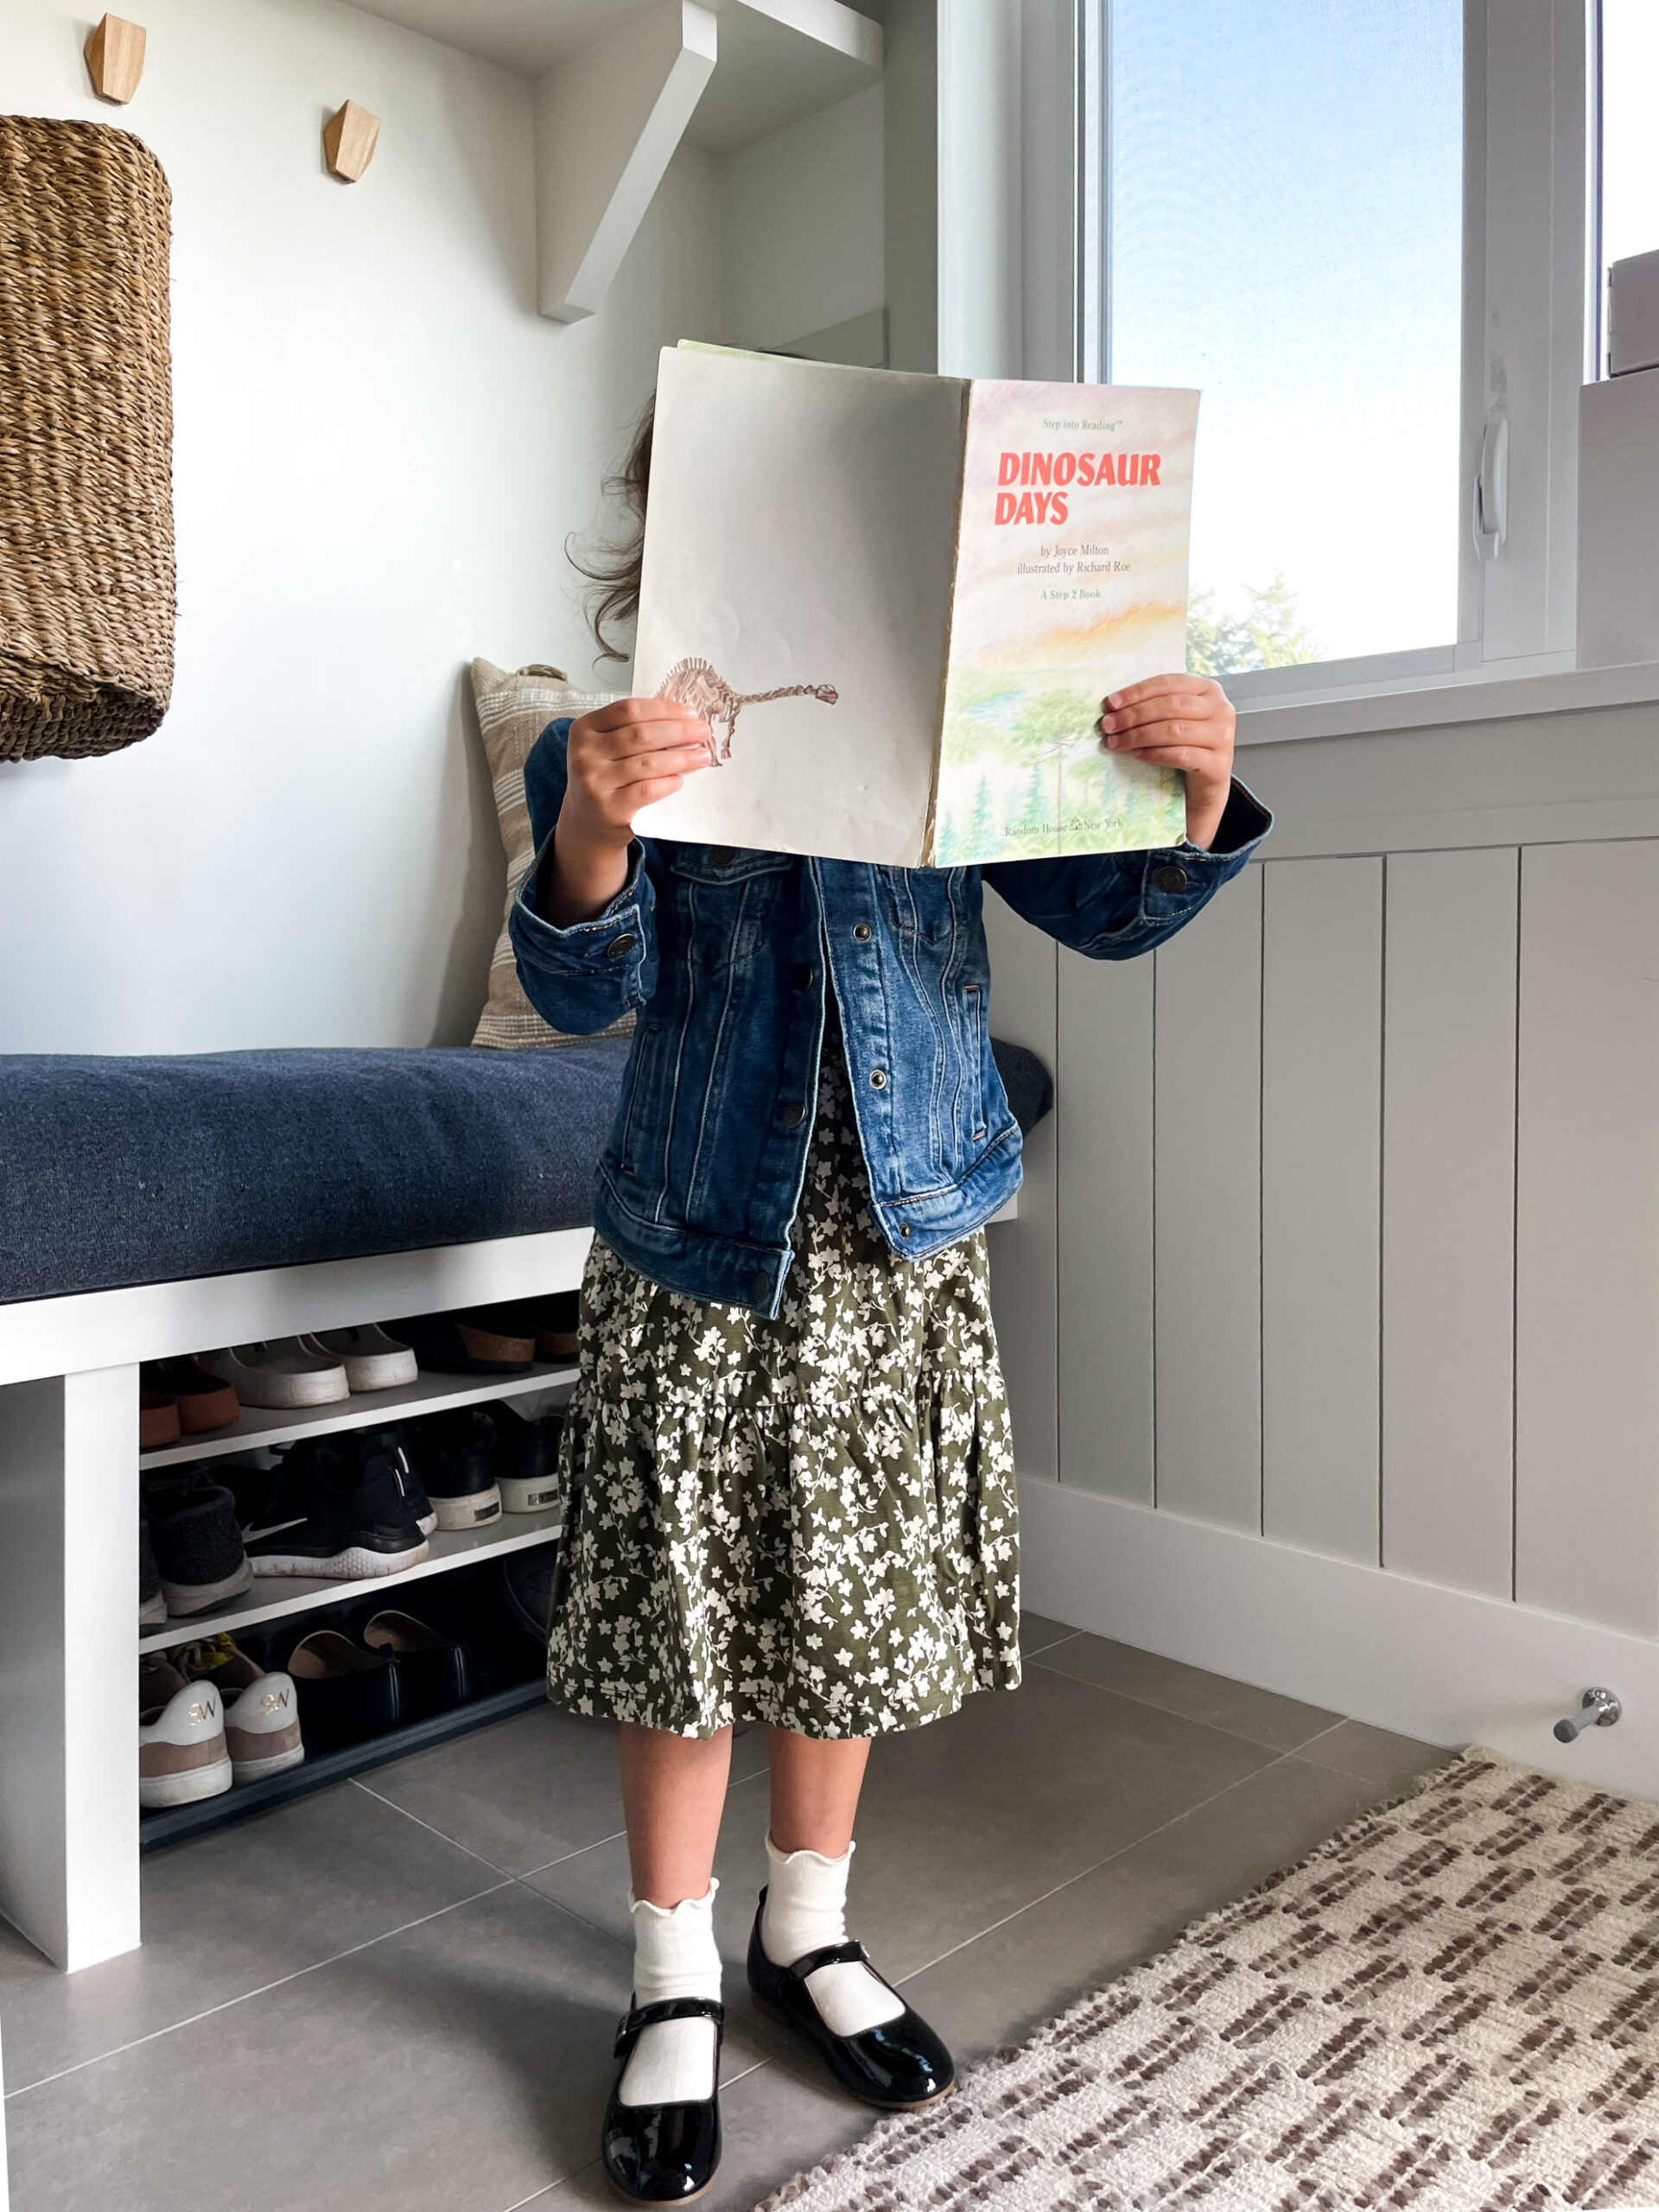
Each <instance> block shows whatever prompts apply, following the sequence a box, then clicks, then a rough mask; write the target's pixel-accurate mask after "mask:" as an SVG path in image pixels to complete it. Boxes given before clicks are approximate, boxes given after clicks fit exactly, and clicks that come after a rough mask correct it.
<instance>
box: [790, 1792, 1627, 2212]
mask: <svg viewBox="0 0 1659 2212" xmlns="http://www.w3.org/2000/svg"><path fill="white" fill-rule="evenodd" d="M1187 2205H1192V2206H1202V2207H1204V2208H1205V2212H1357V2208H1365V2209H1366V2212H1369V2208H1370V2207H1373V2206H1390V2207H1392V2206H1410V2207H1412V2208H1413V2212H1555V2208H1557V2207H1566V2206H1569V2205H1570V2206H1584V2207H1592V2206H1593V2207H1602V2206H1618V2207H1624V2208H1636V2207H1643V2208H1652V2207H1655V2206H1659V1806H1656V1805H1652V1804H1649V1803H1645V1802H1641V1801H1638V1800H1636V1799H1633V1798H1628V1797H1618V1796H1612V1795H1611V1794H1610V1793H1609V1792H1607V1791H1605V1790H1599V1789H1586V1788H1584V1787H1583V1786H1581V1785H1578V1784H1574V1783H1567V1782H1561V1781H1558V1780H1557V1779H1556V1778H1555V1777H1553V1776H1550V1775H1545V1774H1539V1773H1535V1771H1534V1770H1532V1769H1531V1768H1529V1767H1522V1766H1516V1765H1514V1764H1510V1762H1509V1761H1508V1760H1505V1759H1502V1758H1498V1757H1497V1755H1496V1754H1495V1753H1493V1752H1491V1751H1478V1750H1476V1751H1467V1752H1465V1753H1464V1754H1463V1756H1462V1757H1461V1758H1458V1759H1456V1760H1454V1761H1453V1762H1452V1764H1450V1765H1448V1766H1446V1767H1444V1768H1442V1769H1440V1770H1438V1771H1436V1772H1435V1773H1433V1774H1431V1775H1429V1776H1427V1777H1425V1778H1424V1779H1423V1781H1422V1782H1421V1783H1419V1785H1418V1786H1417V1788H1416V1789H1414V1791H1413V1792H1412V1794H1411V1795H1410V1796H1408V1797H1407V1798H1405V1799H1404V1800H1402V1802H1399V1803H1398V1804H1395V1805H1393V1806H1390V1807H1385V1808H1379V1809H1378V1810H1376V1811H1375V1812H1371V1813H1368V1814H1366V1815H1363V1818H1361V1819H1360V1820H1358V1821H1355V1822H1354V1823H1353V1824H1352V1825H1351V1827H1347V1828H1344V1830H1343V1831H1342V1832H1341V1833H1340V1834H1338V1835H1335V1836H1333V1837H1332V1839H1331V1840H1330V1841H1329V1842H1328V1843H1325V1844H1324V1845H1322V1846H1321V1847H1320V1848H1319V1850H1318V1851H1317V1852H1315V1853H1313V1855H1312V1857H1310V1858H1308V1859H1305V1860H1303V1862H1302V1863H1301V1864H1300V1866H1294V1867H1292V1868H1291V1869H1289V1870H1288V1871H1287V1872H1284V1873H1281V1874H1277V1875H1275V1876H1274V1877H1273V1878H1272V1879H1271V1880H1270V1881H1268V1882H1267V1883H1266V1884H1264V1885H1263V1886H1262V1888H1261V1889H1259V1890H1257V1891H1254V1892H1253V1893H1252V1894H1251V1895H1250V1896H1249V1897H1243V1898H1242V1899H1240V1900H1239V1902H1238V1903H1237V1904H1232V1905H1229V1906H1227V1907H1226V1908H1225V1909H1224V1910H1222V1911H1220V1912H1217V1913H1215V1914H1213V1915H1211V1916H1210V1917H1208V1918H1207V1919H1205V1920H1201V1921H1198V1922H1195V1923H1194V1924H1193V1925H1192V1927H1191V1928H1190V1929H1187V1931H1186V1932H1185V1935H1184V1936H1182V1937H1181V1939H1180V1940H1179V1942H1177V1943H1176V1944H1174V1945H1173V1947H1172V1948H1170V1949H1169V1950H1167V1951H1166V1952H1164V1953H1163V1954H1162V1955H1160V1957H1158V1958H1155V1959H1154V1960H1152V1961H1149V1962H1148V1963H1147V1965H1145V1966H1143V1967H1138V1968H1136V1969H1135V1971H1134V1972H1133V1973H1130V1974H1125V1975H1124V1976H1123V1978H1122V1980H1118V1981H1115V1982H1112V1983H1110V1984H1109V1986H1107V1987H1106V1988H1104V1989H1103V1990H1100V1991H1098V1992H1097V1993H1096V1994H1095V1995H1094V1996H1092V1997H1088V1998H1085V1999H1084V2000H1083V2001H1082V2002H1081V2003H1080V2004H1078V2005H1074V2006H1073V2007H1072V2008H1071V2011H1070V2012H1066V2013H1065V2014H1064V2015H1063V2016H1062V2017H1061V2018H1059V2019H1058V2020H1054V2021H1052V2022H1051V2023H1050V2024H1049V2025H1048V2026H1046V2028H1043V2029H1041V2030H1040V2031H1039V2032H1038V2034H1037V2035H1035V2036H1034V2037H1033V2038H1032V2039H1031V2041H1030V2042H1029V2043H1027V2044H1023V2045H1021V2046H1020V2048H1019V2049H1017V2050H1006V2051H1003V2052H1001V2053H1000V2054H999V2055H998V2056H996V2057H995V2058H994V2059H993V2060H991V2061H990V2062H989V2063H987V2064H986V2065H984V2066H982V2067H981V2068H979V2069H977V2070H976V2071H975V2072H974V2073H972V2074H970V2075H966V2076H964V2078H963V2082H962V2083H961V2085H960V2086H959V2088H958V2089H957V2093H956V2094H955V2095H954V2096H952V2097H950V2099H949V2100H947V2101H946V2102H945V2103H944V2104H943V2105H941V2106H939V2107H938V2109H937V2110H935V2111H933V2112H931V2113H925V2114H918V2115H916V2116H913V2117H910V2118H898V2119H893V2120H885V2121H883V2122H882V2123H881V2124H880V2126H878V2127H877V2128H876V2129H875V2130H874V2133H872V2134H871V2135H869V2136H868V2137H867V2138H866V2139H864V2140H863V2141H862V2142H861V2143H860V2144H859V2145H857V2146H856V2147H855V2149H853V2150H852V2151H849V2152H843V2153H842V2154H840V2155H839V2156H837V2157H836V2158H830V2159H829V2160H827V2161H826V2162H825V2164H823V2165H821V2166H818V2167H817V2168H815V2169H814V2170H813V2171H811V2172H809V2173H804V2174H800V2175H798V2176H797V2177H796V2178H795V2179H794V2180H793V2181H791V2182H788V2183H785V2186H784V2187H783V2188H782V2189H781V2190H778V2191H777V2192H776V2193H775V2194H774V2195H773V2196H771V2197H769V2198H768V2199H767V2200H766V2207H765V2208H763V2212H782V2208H784V2207H787V2208H788V2212H968V2208H969V2207H976V2208H977V2207H981V2206H994V2207H995V2208H997V2212H1154V2208H1159V2209H1160V2208H1163V2207H1166V2206H1187Z"/></svg>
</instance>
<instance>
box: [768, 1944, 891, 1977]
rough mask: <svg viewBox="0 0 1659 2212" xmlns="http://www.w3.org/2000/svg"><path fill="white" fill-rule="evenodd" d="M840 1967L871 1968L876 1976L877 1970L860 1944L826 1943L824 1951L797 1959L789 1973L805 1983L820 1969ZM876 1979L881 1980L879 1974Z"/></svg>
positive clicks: (809, 1953)
mask: <svg viewBox="0 0 1659 2212" xmlns="http://www.w3.org/2000/svg"><path fill="white" fill-rule="evenodd" d="M840 1966H864V1967H870V1972H871V1973H872V1974H875V1968H874V1967H871V1966H870V1961H869V1959H868V1956H867V1955H866V1953H865V1949H864V1946H863V1945H862V1944H861V1943H858V1942H851V1943H826V1944H825V1945H824V1946H823V1949H822V1950H819V1951H808V1952H807V1953H806V1954H805V1955H804V1957H801V1958H798V1959H797V1960H796V1961H795V1963H794V1965H793V1966H791V1967H790V1969H789V1971H790V1972H791V1974H793V1975H794V1976H795V1978H796V1980H798V1981H804V1980H806V1977H807V1976H808V1974H816V1973H817V1970H818V1968H819V1967H840ZM875 1978H876V1980H878V1981H880V1980H881V1976H880V1974H875Z"/></svg>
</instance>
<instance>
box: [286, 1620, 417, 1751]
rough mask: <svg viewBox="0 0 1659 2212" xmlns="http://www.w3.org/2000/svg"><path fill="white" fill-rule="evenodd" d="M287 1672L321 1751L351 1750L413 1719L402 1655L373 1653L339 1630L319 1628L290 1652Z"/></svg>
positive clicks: (311, 1740) (304, 1723)
mask: <svg viewBox="0 0 1659 2212" xmlns="http://www.w3.org/2000/svg"><path fill="white" fill-rule="evenodd" d="M284 1672H285V1673H287V1674H288V1675H289V1676H290V1677H291V1678H292V1681H293V1683H294V1689H295V1693H296V1697H297V1699H298V1702H299V1713H300V1726H301V1727H302V1729H303V1731H304V1733H305V1741H306V1742H307V1743H308V1745H311V1746H312V1747H313V1748H314V1749H315V1750H316V1751H345V1750H346V1749H347V1748H348V1747H349V1746H350V1745H353V1744H362V1743H366V1742H367V1740H368V1739H369V1738H370V1737H371V1736H384V1735H386V1734H387V1733H388V1732H390V1731H391V1730H392V1729H394V1728H401V1727H403V1726H404V1725H405V1724H406V1723H407V1722H408V1721H409V1719H410V1717H411V1716H410V1709H409V1690H408V1687H407V1685H406V1684H405V1682H404V1670H403V1667H402V1665H401V1663H400V1662H399V1661H398V1659H397V1655H396V1654H395V1653H393V1652H390V1651H371V1650H369V1649H367V1648H366V1647H365V1645H363V1644H359V1643H353V1642H352V1640H351V1638H350V1637H348V1636H342V1635H341V1634H340V1631H339V1630H338V1629H332V1628H319V1629H314V1630H312V1632H311V1634H310V1635H309V1636H308V1637H303V1638H302V1640H301V1641H300V1642H299V1643H296V1645H295V1647H294V1649H293V1650H292V1651H290V1652H289V1656H288V1665H287V1667H286V1669H284Z"/></svg>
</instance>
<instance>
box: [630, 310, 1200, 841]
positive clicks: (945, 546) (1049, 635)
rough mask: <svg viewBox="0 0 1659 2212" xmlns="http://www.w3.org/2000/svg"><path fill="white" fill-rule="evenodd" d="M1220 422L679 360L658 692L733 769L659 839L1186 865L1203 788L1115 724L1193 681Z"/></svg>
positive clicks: (663, 427) (644, 606)
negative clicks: (1140, 694)
mask: <svg viewBox="0 0 1659 2212" xmlns="http://www.w3.org/2000/svg"><path fill="white" fill-rule="evenodd" d="M1196 410H1197V395H1196V394H1194V393H1186V392H1160V391H1124V390H1122V389H1113V388H1109V387H1103V386H1089V385H1034V384H1014V383H1009V384H1002V383H985V382H976V383H972V384H970V383H969V382H968V381H967V380H965V379H963V378H946V377H931V376H913V375H908V374H900V373H898V372H893V371H888V370H879V369H877V370H870V369H855V368H843V367H840V366H836V365H828V364H820V363H815V362H803V361H798V360H792V359H777V358H775V357H772V356H767V355H754V354H741V353H728V352H725V351H723V350H721V349H717V348H711V347H703V346H685V347H681V348H677V349H671V350H669V351H666V352H664V355H663V357H662V362H661V370H660V374H659V378H658V396H657V422H656V433H655V437H654V441H653V448H652V476H651V497H650V503H649V510H648V514H647V520H646V529H645V567H644V575H643V582H642V588H641V598H640V610H639V628H638V634H637V641H636V645H635V658H634V683H633V689H634V690H635V691H636V693H639V694H641V695H651V694H658V695H664V696H673V697H676V698H679V699H683V700H684V701H685V702H687V703H688V704H690V705H692V706H695V707H696V708H698V709H700V710H701V711H702V713H703V714H704V715H707V717H708V718H709V721H710V724H711V727H712V728H713V731H714V741H713V745H712V747H711V753H712V760H711V766H710V767H709V768H708V769H705V770H702V771H701V772H698V773H697V774H696V775H693V776H691V777H689V778H688V779H687V780H686V783H685V785H684V786H683V789H682V790H681V791H678V792H677V793H676V794H675V796H674V797H673V798H670V799H665V800H663V801H661V802H659V803H658V804H656V805H654V806H651V807H646V808H645V809H643V810H641V812H640V814H639V817H637V824H636V826H637V827H638V828H639V829H640V830H641V831H642V832H643V833H644V834H645V835H648V836H659V837H666V838H671V839H683V840H689V841H696V842H709V843H714V844H728V845H739V846H748V847H753V848H759V849H762V850H768V851H775V852H798V853H810V854H817V855H823V856H825V857H831V858H840V859H848V860H859V861H876V862H882V863H886V864H887V865H889V866H893V867H900V868H916V867H925V866H930V865H939V866H952V865H957V864H958V863H965V862H970V861H990V860H998V859H1010V858H1024V857H1033V856H1037V855H1046V854H1053V853H1062V852H1090V851H1109V850H1114V849H1128V848H1134V847H1147V846H1154V845H1163V844H1169V843H1174V842H1179V837H1180V835H1181V829H1182V823H1183V820H1184V802H1183V798H1182V791H1181V784H1180V779H1179V777H1177V776H1173V775H1171V774H1169V773H1168V772H1164V771H1158V770H1148V769H1146V768H1144V767H1142V766H1141V765H1140V764H1139V763H1136V762H1134V761H1130V762H1124V761H1122V760H1118V759H1116V757H1115V756H1112V755H1109V754H1108V753H1105V752H1104V751H1103V749H1102V747H1101V746H1100V743H1099V739H1098V735H1097V734H1096V732H1095V731H1094V728H1093V724H1094V721H1095V720H1096V716H1097V715H1098V714H1099V711H1100V709H1099V701H1100V698H1101V696H1102V695H1103V692H1105V691H1107V690H1115V689H1116V688H1117V686H1118V685H1120V684H1122V683H1128V682H1132V681H1134V680H1135V677H1139V676H1143V675H1149V674H1153V673H1155V672H1157V671H1159V670H1160V669H1177V668H1179V667H1181V666H1182V665H1183V664H1184V661H1185V613H1186V574H1185V572H1186V513H1187V504H1188V501H1189V499H1190V494H1191V484H1192V433H1193V428H1194V424H1195V420H1196Z"/></svg>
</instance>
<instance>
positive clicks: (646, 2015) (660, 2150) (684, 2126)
mask: <svg viewBox="0 0 1659 2212" xmlns="http://www.w3.org/2000/svg"><path fill="white" fill-rule="evenodd" d="M697 2019H702V2020H712V2021H713V2022H714V2024H715V2094H714V2095H713V2096H712V2097H710V2098H709V2099H708V2100H707V2101H706V2102H702V2103H696V2104H677V2105H625V2104H623V2103H622V2102H621V2101H620V2098H619V2095H618V2091H620V2088H621V2087H622V2075H623V2074H626V2071H627V2069H628V2060H629V2058H630V2056H632V2051H633V2046H634V2045H635V2044H637V2043H638V2042H639V2037H640V2034H641V2032H642V2031H643V2030H645V2029H646V2028H649V2027H653V2026H655V2025H656V2024H657V2023H658V2021H659V2020H697ZM725 2031H726V2007H725V2006H724V2005H721V2004H718V2003H716V2002H715V1999H713V1998H709V1997H671V1998H669V1999H666V2000H665V2001H664V2003H662V2004H660V2005H635V2006H634V2007H633V2009H632V2012H629V2013H628V2015H627V2016H626V2018H625V2019H624V2020H623V2023H622V2024H621V2026H620V2028H619V2029H618V2031H617V2037H616V2055H617V2056H618V2057H619V2058H620V2060H621V2062H622V2066H621V2071H620V2073H619V2074H618V2075H617V2077H616V2087H615V2088H613V2090H612V2091H611V2098H610V2102H609V2103H608V2104H607V2106H606V2107H605V2130H604V2138H603V2151H602V2156H603V2158H604V2160H605V2171H606V2173H607V2175H608V2176H609V2177H610V2182H611V2186H612V2187H613V2189H615V2190H618V2191H620V2194H621V2195H622V2196H626V2198H627V2199H628V2200H629V2202H631V2203H634V2204H689V2203H690V2202H691V2200H692V2198H693V2197H694V2196H702V2192H703V2191H704V2190H706V2189H707V2188H708V2186H709V2183H710V2182H711V2181H713V2179H714V2177H715V2171H716V2170H717V2169H718V2167H719V2164H720V2047H721V2042H722V2041H723V2039H724V2037H725Z"/></svg>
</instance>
